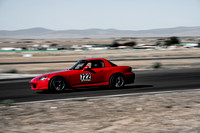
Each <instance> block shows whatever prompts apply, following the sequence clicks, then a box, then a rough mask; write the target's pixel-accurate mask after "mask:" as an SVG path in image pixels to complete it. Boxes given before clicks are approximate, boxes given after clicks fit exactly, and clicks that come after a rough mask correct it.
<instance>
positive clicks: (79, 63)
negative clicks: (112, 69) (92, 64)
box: [70, 60, 87, 70]
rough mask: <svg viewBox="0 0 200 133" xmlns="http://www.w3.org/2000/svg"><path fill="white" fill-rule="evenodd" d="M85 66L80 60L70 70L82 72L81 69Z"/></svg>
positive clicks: (84, 62)
mask: <svg viewBox="0 0 200 133" xmlns="http://www.w3.org/2000/svg"><path fill="white" fill-rule="evenodd" d="M86 64H87V61H86V60H80V61H78V62H77V63H76V64H75V65H74V66H73V67H72V68H70V70H82V69H83V67H85V66H86Z"/></svg>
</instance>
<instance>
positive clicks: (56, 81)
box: [49, 77, 66, 92]
mask: <svg viewBox="0 0 200 133" xmlns="http://www.w3.org/2000/svg"><path fill="white" fill-rule="evenodd" d="M65 87H66V82H65V80H64V78H62V77H53V78H52V79H51V80H50V82H49V90H50V91H53V92H62V91H63V90H65Z"/></svg>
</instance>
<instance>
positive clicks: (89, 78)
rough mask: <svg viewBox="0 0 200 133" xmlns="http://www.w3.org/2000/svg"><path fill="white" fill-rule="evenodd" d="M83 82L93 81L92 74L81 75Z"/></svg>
mask: <svg viewBox="0 0 200 133" xmlns="http://www.w3.org/2000/svg"><path fill="white" fill-rule="evenodd" d="M80 80H81V81H91V74H90V73H83V74H80Z"/></svg>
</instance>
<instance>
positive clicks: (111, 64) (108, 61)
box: [108, 60, 117, 66]
mask: <svg viewBox="0 0 200 133" xmlns="http://www.w3.org/2000/svg"><path fill="white" fill-rule="evenodd" d="M108 62H109V63H110V64H111V65H112V66H117V65H116V64H114V63H112V62H111V61H109V60H108Z"/></svg>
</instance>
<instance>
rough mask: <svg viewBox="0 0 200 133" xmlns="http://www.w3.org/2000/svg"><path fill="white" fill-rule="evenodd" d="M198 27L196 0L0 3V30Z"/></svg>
mask: <svg viewBox="0 0 200 133" xmlns="http://www.w3.org/2000/svg"><path fill="white" fill-rule="evenodd" d="M178 26H190V27H192V26H200V0H0V30H18V29H27V28H34V27H43V28H47V29H52V30H69V29H91V28H99V29H111V28H112V29H119V30H148V29H157V28H172V27H178Z"/></svg>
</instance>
